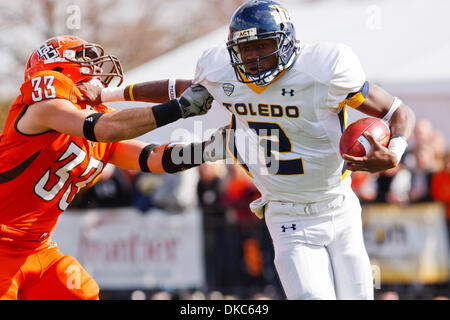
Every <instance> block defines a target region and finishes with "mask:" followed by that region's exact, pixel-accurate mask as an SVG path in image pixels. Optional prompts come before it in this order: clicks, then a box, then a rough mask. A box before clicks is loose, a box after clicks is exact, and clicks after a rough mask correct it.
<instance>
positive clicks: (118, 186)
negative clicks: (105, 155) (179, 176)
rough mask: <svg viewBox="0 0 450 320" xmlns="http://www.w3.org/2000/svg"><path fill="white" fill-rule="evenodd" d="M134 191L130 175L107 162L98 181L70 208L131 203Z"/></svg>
mask: <svg viewBox="0 0 450 320" xmlns="http://www.w3.org/2000/svg"><path fill="white" fill-rule="evenodd" d="M133 193H134V188H133V183H132V181H131V180H130V176H129V175H128V174H126V173H125V172H124V170H122V169H120V168H118V167H116V166H114V165H112V164H110V163H108V164H107V165H106V166H105V169H103V172H102V173H101V175H100V177H99V179H98V182H97V183H96V184H94V185H93V186H92V187H91V188H89V189H87V190H86V191H85V192H84V193H83V194H80V197H79V198H78V199H77V201H75V203H74V204H73V205H72V206H70V208H79V209H85V208H117V207H127V206H130V205H131V202H132V197H133Z"/></svg>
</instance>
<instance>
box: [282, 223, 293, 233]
mask: <svg viewBox="0 0 450 320" xmlns="http://www.w3.org/2000/svg"><path fill="white" fill-rule="evenodd" d="M287 229H292V230H297V228H296V224H295V223H293V224H292V225H291V226H290V227H286V226H285V225H284V224H283V225H282V226H281V230H282V231H283V232H286V230H287Z"/></svg>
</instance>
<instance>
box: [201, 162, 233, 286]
mask: <svg viewBox="0 0 450 320" xmlns="http://www.w3.org/2000/svg"><path fill="white" fill-rule="evenodd" d="M224 166H225V165H224V164H223V163H221V162H211V163H209V162H208V163H205V164H203V165H202V166H200V167H199V169H198V170H199V180H198V184H197V197H198V203H199V207H200V210H201V211H202V217H203V235H204V257H205V266H206V282H207V287H208V290H209V291H214V290H222V288H224V287H225V286H226V283H225V279H224V275H225V274H227V272H228V271H227V270H226V269H225V268H226V267H227V260H228V259H229V254H233V252H232V251H233V248H231V247H230V246H229V241H227V232H228V231H227V225H226V217H225V208H224V207H223V206H222V204H221V194H222V177H223V176H224V174H225V171H226V168H225V167H224Z"/></svg>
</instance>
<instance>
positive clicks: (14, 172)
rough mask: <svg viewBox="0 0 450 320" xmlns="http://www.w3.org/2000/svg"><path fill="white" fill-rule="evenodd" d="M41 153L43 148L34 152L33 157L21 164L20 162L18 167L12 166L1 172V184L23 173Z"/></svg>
mask: <svg viewBox="0 0 450 320" xmlns="http://www.w3.org/2000/svg"><path fill="white" fill-rule="evenodd" d="M40 153H41V150H39V151H38V152H36V153H35V154H33V155H32V156H31V157H29V158H28V159H26V160H25V161H23V162H22V163H21V164H19V165H18V166H17V167H15V168H12V169H11V170H8V171H5V172H0V184H2V183H6V182H9V181H11V180H14V179H15V178H17V177H18V176H20V175H21V174H22V172H24V171H25V170H26V169H27V168H28V167H29V166H30V165H31V164H32V163H33V161H34V160H36V158H37V157H38V156H39V154H40Z"/></svg>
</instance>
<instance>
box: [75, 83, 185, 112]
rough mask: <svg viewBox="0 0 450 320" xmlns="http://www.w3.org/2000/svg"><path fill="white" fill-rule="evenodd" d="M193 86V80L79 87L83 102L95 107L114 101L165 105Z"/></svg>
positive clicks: (84, 85) (85, 84) (83, 85)
mask: <svg viewBox="0 0 450 320" xmlns="http://www.w3.org/2000/svg"><path fill="white" fill-rule="evenodd" d="M191 84H192V81H191V80H185V79H167V80H156V81H147V82H142V83H136V84H131V85H128V86H123V87H118V88H100V87H97V86H94V85H91V84H88V83H81V84H79V85H78V86H77V87H78V89H79V90H80V91H81V93H82V94H83V98H82V101H83V102H85V103H87V104H90V105H94V106H95V105H99V104H100V103H105V102H113V101H144V102H152V103H164V102H167V101H169V100H172V99H175V98H176V97H179V96H180V95H181V93H182V92H184V91H185V90H186V89H187V88H189V87H190V86H191Z"/></svg>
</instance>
